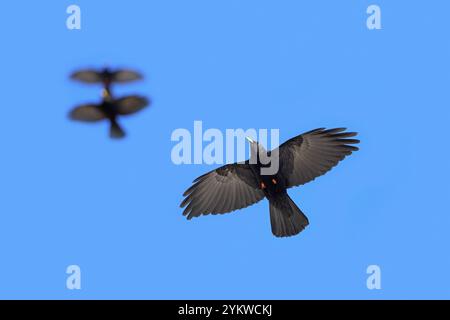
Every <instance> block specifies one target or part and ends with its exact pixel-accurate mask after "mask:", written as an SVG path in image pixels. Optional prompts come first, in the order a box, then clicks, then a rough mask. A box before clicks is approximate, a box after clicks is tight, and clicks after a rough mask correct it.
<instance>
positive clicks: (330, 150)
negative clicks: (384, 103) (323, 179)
mask: <svg viewBox="0 0 450 320" xmlns="http://www.w3.org/2000/svg"><path fill="white" fill-rule="evenodd" d="M345 130H346V129H345V128H336V129H329V130H326V129H325V128H320V129H315V130H312V131H308V132H305V133H303V134H301V135H299V136H297V137H294V138H292V139H290V140H288V141H286V142H284V143H283V144H282V145H280V147H278V148H276V149H274V150H272V151H267V150H265V149H264V147H262V146H261V145H260V144H259V143H258V142H256V141H253V140H252V139H250V138H247V139H248V140H249V141H250V150H251V153H250V161H249V160H247V161H245V162H241V163H233V164H227V165H225V166H222V167H220V168H218V169H216V170H213V171H210V172H208V173H206V174H204V175H202V176H200V177H198V178H197V179H195V180H194V182H193V185H192V186H191V187H190V188H189V189H188V190H186V192H185V193H184V194H183V196H184V197H185V199H184V200H183V202H182V203H181V205H180V206H181V207H182V208H184V207H186V208H185V210H184V212H183V215H184V216H187V218H188V219H191V218H193V217H198V216H200V215H207V214H222V213H227V212H231V211H234V210H237V209H242V208H245V207H248V206H250V205H252V204H254V203H257V202H258V201H260V200H262V199H263V198H267V200H268V201H269V211H270V222H271V226H272V233H273V234H274V235H275V236H277V237H288V236H293V235H296V234H298V233H300V232H301V231H302V230H303V229H304V228H305V227H306V226H307V225H308V224H309V222H308V218H307V217H306V216H305V215H304V214H303V212H302V211H301V210H300V209H299V208H298V207H297V205H296V204H295V203H294V202H293V201H292V199H291V198H290V197H289V195H288V194H287V189H288V188H291V187H295V186H299V185H303V184H305V183H307V182H310V181H312V180H314V179H315V178H317V177H319V176H321V175H323V174H325V173H326V172H328V171H329V170H331V168H333V167H334V166H336V165H337V164H338V162H339V161H341V160H342V159H344V158H345V157H346V156H348V155H350V154H352V152H353V151H357V150H358V148H357V147H355V146H352V144H357V143H359V140H357V139H351V138H352V137H354V136H356V135H357V133H356V132H345ZM262 156H264V157H267V156H269V157H272V159H273V158H274V157H273V156H278V161H279V167H278V172H277V173H276V174H274V175H263V174H261V169H262V168H265V167H269V166H270V164H264V163H267V161H266V160H264V161H261V157H262ZM263 159H264V158H263ZM266 159H267V158H266Z"/></svg>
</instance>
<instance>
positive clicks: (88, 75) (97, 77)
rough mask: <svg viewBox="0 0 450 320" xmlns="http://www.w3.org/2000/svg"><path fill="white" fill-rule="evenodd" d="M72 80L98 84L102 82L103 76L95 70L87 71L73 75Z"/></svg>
mask: <svg viewBox="0 0 450 320" xmlns="http://www.w3.org/2000/svg"><path fill="white" fill-rule="evenodd" d="M70 78H71V79H72V80H77V81H81V82H85V83H97V82H102V81H103V79H102V76H101V74H100V73H99V72H98V71H96V70H93V69H85V70H80V71H77V72H74V73H72V75H71V76H70Z"/></svg>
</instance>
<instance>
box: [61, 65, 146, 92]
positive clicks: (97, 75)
mask: <svg viewBox="0 0 450 320" xmlns="http://www.w3.org/2000/svg"><path fill="white" fill-rule="evenodd" d="M70 78H71V79H72V80H76V81H81V82H84V83H102V84H103V86H104V88H105V89H106V90H107V91H108V92H110V89H111V84H112V83H126V82H132V81H137V80H142V78H143V77H142V75H141V74H140V73H138V72H136V71H132V70H126V69H118V70H110V69H109V68H103V69H100V70H95V69H84V70H80V71H76V72H74V73H72V75H71V76H70Z"/></svg>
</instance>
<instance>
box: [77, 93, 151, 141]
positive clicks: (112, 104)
mask: <svg viewBox="0 0 450 320" xmlns="http://www.w3.org/2000/svg"><path fill="white" fill-rule="evenodd" d="M149 104H150V101H149V100H148V99H147V98H145V97H142V96H136V95H131V96H126V97H123V98H120V99H114V98H113V97H112V96H111V94H110V92H109V91H108V90H107V89H104V90H103V92H102V101H101V102H100V103H98V104H95V103H89V104H84V105H80V106H78V107H75V108H74V109H73V110H72V111H71V112H70V114H69V117H70V118H71V119H72V120H76V121H83V122H97V121H101V120H109V122H110V124H111V126H110V130H109V135H110V137H111V138H123V137H124V136H125V132H124V131H123V129H122V128H121V127H120V125H119V123H118V122H117V118H118V117H119V116H126V115H130V114H133V113H136V112H138V111H140V110H142V109H144V108H145V107H147V106H148V105H149Z"/></svg>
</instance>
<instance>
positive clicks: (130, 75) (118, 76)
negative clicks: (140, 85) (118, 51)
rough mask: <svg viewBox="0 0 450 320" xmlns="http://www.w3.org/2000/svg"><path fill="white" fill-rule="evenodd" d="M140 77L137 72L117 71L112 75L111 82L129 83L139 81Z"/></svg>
mask: <svg viewBox="0 0 450 320" xmlns="http://www.w3.org/2000/svg"><path fill="white" fill-rule="evenodd" d="M141 79H142V75H141V74H140V73H139V72H136V71H131V70H118V71H116V72H114V74H113V81H115V82H119V83H120V82H122V83H123V82H131V81H136V80H141Z"/></svg>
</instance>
